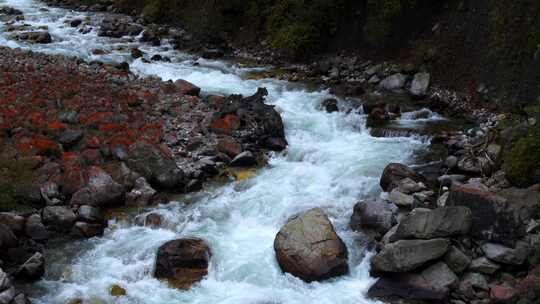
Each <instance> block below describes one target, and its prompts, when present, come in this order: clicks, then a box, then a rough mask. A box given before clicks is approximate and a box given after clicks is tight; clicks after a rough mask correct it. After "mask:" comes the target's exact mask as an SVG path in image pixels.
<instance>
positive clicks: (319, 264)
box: [274, 208, 349, 282]
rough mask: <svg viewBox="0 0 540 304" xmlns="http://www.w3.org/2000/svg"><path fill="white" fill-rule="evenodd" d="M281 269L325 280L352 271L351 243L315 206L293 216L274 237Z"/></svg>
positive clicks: (302, 277) (301, 276)
mask: <svg viewBox="0 0 540 304" xmlns="http://www.w3.org/2000/svg"><path fill="white" fill-rule="evenodd" d="M274 250H275V251H276V257H277V260H278V263H279V265H280V267H281V269H282V270H283V271H284V272H288V273H291V274H292V275H294V276H296V277H299V278H301V279H302V280H304V281H307V282H312V281H321V280H325V279H328V278H331V277H335V276H339V275H343V274H345V273H347V272H348V270H349V267H348V264H347V247H346V246H345V244H344V243H343V241H342V240H341V239H340V238H339V236H338V235H337V234H336V232H335V230H334V227H333V226H332V223H331V222H330V220H329V219H328V217H327V216H326V215H325V214H324V212H323V211H322V210H321V209H319V208H315V209H311V210H309V211H307V212H305V213H302V214H300V215H298V216H295V217H293V218H292V219H290V220H289V221H288V222H287V224H285V226H283V227H282V228H281V230H280V231H279V233H278V234H277V236H276V239H275V240H274Z"/></svg>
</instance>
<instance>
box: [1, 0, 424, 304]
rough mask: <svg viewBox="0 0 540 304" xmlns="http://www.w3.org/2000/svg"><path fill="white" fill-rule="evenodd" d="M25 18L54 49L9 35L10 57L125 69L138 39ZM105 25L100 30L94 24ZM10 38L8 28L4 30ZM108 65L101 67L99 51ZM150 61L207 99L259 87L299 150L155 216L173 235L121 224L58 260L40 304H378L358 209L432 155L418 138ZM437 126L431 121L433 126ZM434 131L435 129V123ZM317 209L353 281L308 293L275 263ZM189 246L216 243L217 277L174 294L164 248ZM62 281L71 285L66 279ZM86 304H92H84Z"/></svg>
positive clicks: (215, 70)
mask: <svg viewBox="0 0 540 304" xmlns="http://www.w3.org/2000/svg"><path fill="white" fill-rule="evenodd" d="M2 4H8V5H10V6H13V7H16V8H18V9H21V10H22V11H23V12H24V13H25V15H26V21H24V22H25V23H28V24H31V25H34V26H48V28H49V31H50V33H51V34H52V35H53V39H54V40H55V41H54V43H52V44H49V45H27V44H22V43H16V42H14V41H11V40H9V39H7V35H8V34H6V33H0V45H4V46H9V47H22V48H27V49H31V50H34V51H40V52H46V53H54V54H58V53H59V54H67V55H73V56H78V57H81V58H83V59H86V60H94V59H99V60H106V61H107V60H108V61H123V60H128V59H129V48H130V47H131V46H133V45H137V43H136V42H134V41H130V40H129V39H109V38H101V37H98V36H97V33H96V31H95V30H94V31H92V32H90V33H88V34H84V35H83V34H80V33H79V32H78V31H77V29H74V28H71V27H69V25H68V24H66V20H70V19H72V18H74V17H79V18H83V19H86V16H87V15H86V14H84V13H78V12H70V11H66V10H63V9H55V8H48V10H43V9H42V8H44V7H45V6H44V5H43V4H40V3H39V2H38V1H33V0H0V5H2ZM98 19H99V16H93V20H91V21H90V22H93V23H96V22H97V20H98ZM0 31H3V27H2V26H0ZM96 48H97V49H102V50H106V51H107V52H109V53H108V54H107V55H102V56H95V55H92V52H91V50H92V49H96ZM140 48H141V49H142V50H143V51H145V52H147V53H148V54H150V55H152V54H154V53H160V54H162V55H163V54H165V55H168V56H170V57H171V58H172V59H173V62H172V63H151V64H147V63H143V62H142V61H140V60H137V61H135V62H132V64H131V68H132V70H133V71H134V72H135V73H138V74H140V75H157V76H160V77H162V78H163V79H179V78H182V79H186V80H188V81H190V82H193V83H195V84H196V85H198V86H200V87H202V88H203V91H204V92H205V93H221V94H229V93H242V94H245V95H250V94H253V93H254V92H255V91H256V89H257V88H258V87H261V86H264V87H266V88H267V89H268V91H269V96H268V103H270V104H273V105H275V106H276V108H277V109H278V111H279V112H280V113H281V115H282V117H283V120H284V123H285V126H286V135H287V139H288V141H289V148H288V150H287V151H286V152H284V153H281V154H275V155H273V156H272V157H271V159H270V161H269V165H268V166H267V167H266V168H264V169H261V170H259V171H258V172H257V174H256V176H255V177H253V178H251V179H249V180H247V181H243V182H235V183H232V184H229V185H225V186H219V187H215V188H212V189H207V190H206V191H204V192H202V193H199V194H197V195H196V196H195V198H190V199H189V201H190V202H191V203H189V204H187V201H188V198H187V197H180V198H179V199H178V202H176V203H172V204H170V205H167V206H159V207H156V208H155V209H154V210H152V211H153V212H159V213H161V214H163V215H164V217H165V218H166V222H167V223H168V224H167V228H164V229H159V230H151V229H148V228H144V227H137V226H134V225H131V224H127V223H124V224H117V225H112V228H109V229H108V230H107V231H106V233H105V236H104V237H102V238H96V239H92V240H87V241H82V242H80V243H79V244H76V245H75V247H76V250H74V249H73V246H72V247H71V249H70V250H74V251H75V252H76V254H73V255H72V254H69V253H68V248H69V246H66V248H65V249H64V250H65V251H57V252H55V253H54V255H55V256H56V259H52V261H54V262H51V263H53V264H52V265H49V267H48V274H47V276H46V278H45V279H44V280H42V281H41V282H39V283H37V287H36V289H40V290H41V291H42V292H39V293H36V295H35V296H34V297H35V298H34V299H33V300H34V302H35V303H43V304H54V303H59V304H64V303H66V302H67V301H68V300H70V299H74V298H81V299H85V300H86V301H88V303H146V304H152V303H155V304H163V303H167V304H169V303H205V304H206V303H231V304H233V303H234V304H238V303H242V304H243V303H246V304H249V303H261V304H262V303H354V304H359V303H372V302H373V301H371V300H368V299H367V298H366V297H365V293H366V291H367V289H368V288H369V286H370V285H371V284H372V283H373V282H374V279H373V278H371V277H370V276H369V261H368V258H369V253H366V252H364V248H363V246H362V245H361V242H359V241H358V239H359V238H360V236H359V235H358V234H357V233H354V232H351V231H350V229H348V227H347V226H348V221H349V218H350V214H351V212H352V207H353V205H354V203H355V202H356V201H358V200H359V199H361V198H362V197H365V196H366V195H368V194H370V193H376V192H377V191H378V179H379V176H380V174H381V172H382V169H383V168H384V166H385V165H386V164H388V163H389V162H393V161H399V162H405V163H407V162H410V161H411V156H412V155H413V153H414V152H415V151H417V150H419V149H421V148H423V147H425V145H426V143H425V142H422V141H420V140H417V139H414V138H386V139H385V138H374V137H371V136H369V133H368V132H367V131H366V130H365V128H364V127H363V125H364V118H363V116H362V115H360V114H348V115H346V114H343V113H333V114H327V113H324V112H323V111H320V110H317V106H318V105H319V104H320V102H321V101H322V100H323V99H324V98H328V97H329V94H328V93H327V92H325V91H308V90H306V89H303V88H302V87H299V86H298V85H297V86H292V85H291V84H289V83H287V82H284V81H277V80H274V79H263V80H246V79H245V77H242V76H243V75H244V74H245V73H246V72H248V71H249V70H248V69H244V68H240V67H237V66H235V65H233V64H230V63H225V62H220V61H205V60H199V63H200V65H197V66H194V65H193V64H192V63H193V60H194V58H192V57H190V56H189V55H186V54H181V53H176V52H174V51H172V50H170V49H169V50H165V49H164V48H163V47H150V46H144V45H141V46H140ZM430 117H431V116H430ZM427 119H429V118H427ZM312 207H322V208H323V209H324V210H325V211H326V212H327V214H328V215H329V217H330V218H331V220H332V222H333V224H334V226H335V227H336V230H337V232H338V234H339V235H340V237H341V238H342V239H343V240H344V241H345V243H346V244H347V247H348V249H349V256H350V258H349V263H350V269H351V271H350V273H349V274H348V275H346V276H342V277H339V278H336V279H333V280H329V281H326V282H322V283H317V282H315V283H311V284H307V283H304V282H302V281H301V280H299V279H297V278H294V277H292V276H291V275H288V274H283V273H282V272H281V270H280V269H279V266H278V264H277V262H276V260H275V255H274V250H273V241H274V237H275V235H276V233H277V232H278V230H279V228H280V227H281V226H282V225H283V224H284V223H285V222H286V220H287V218H289V217H290V216H292V215H294V214H296V213H298V212H300V211H304V210H307V209H309V208H312ZM186 236H197V237H200V238H203V239H204V240H206V241H207V242H208V243H209V244H210V246H211V248H212V251H213V257H212V263H211V266H210V271H209V275H208V277H207V278H206V279H205V280H203V281H202V282H201V283H200V284H197V285H195V286H194V287H193V288H192V289H191V290H189V291H179V290H176V289H172V288H169V287H168V286H167V284H165V283H163V282H160V281H158V280H156V279H153V278H152V275H151V274H152V268H153V263H154V258H155V253H156V251H157V248H158V247H159V246H160V245H161V244H163V243H164V242H166V241H168V240H171V239H174V238H179V237H186ZM62 272H64V274H63V275H62V276H60V275H59V274H60V273H62ZM112 284H118V285H120V286H122V287H124V288H125V289H126V290H127V296H124V297H120V298H112V297H111V296H110V295H109V291H108V290H109V288H110V286H111V285H112ZM85 303H86V302H85Z"/></svg>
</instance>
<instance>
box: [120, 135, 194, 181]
mask: <svg viewBox="0 0 540 304" xmlns="http://www.w3.org/2000/svg"><path fill="white" fill-rule="evenodd" d="M127 165H128V167H129V168H131V169H132V170H134V171H136V172H138V173H139V174H141V175H142V176H143V177H144V178H146V180H147V181H148V182H149V183H150V184H152V185H154V186H155V187H156V188H162V189H163V188H164V189H171V190H183V188H184V172H183V171H182V170H181V169H180V168H178V166H177V165H176V162H175V161H174V159H173V158H172V157H169V156H168V155H166V154H165V153H164V152H163V151H161V150H160V149H158V148H157V147H155V146H154V145H152V144H150V143H147V142H145V141H138V142H136V143H135V144H133V145H131V146H130V147H129V150H128V157H127Z"/></svg>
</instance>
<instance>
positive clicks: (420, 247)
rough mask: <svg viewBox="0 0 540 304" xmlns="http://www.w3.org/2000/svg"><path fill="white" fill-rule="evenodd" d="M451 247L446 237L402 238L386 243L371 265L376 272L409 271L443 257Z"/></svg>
mask: <svg viewBox="0 0 540 304" xmlns="http://www.w3.org/2000/svg"><path fill="white" fill-rule="evenodd" d="M449 248H450V241H449V240H446V239H432V240H401V241H397V242H395V243H390V244H386V245H385V246H384V247H383V249H382V250H381V251H380V252H379V253H378V254H377V255H376V256H374V257H373V259H372V260H371V265H372V269H373V271H375V272H407V271H411V270H414V269H416V268H418V267H420V266H422V265H424V264H425V263H427V262H430V261H433V260H436V259H438V258H440V257H442V256H443V255H444V254H445V253H446V252H447V251H448V249H449Z"/></svg>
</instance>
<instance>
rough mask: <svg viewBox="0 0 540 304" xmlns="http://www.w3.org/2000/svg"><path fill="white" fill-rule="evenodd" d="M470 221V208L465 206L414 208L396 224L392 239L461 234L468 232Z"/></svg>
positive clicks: (430, 237)
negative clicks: (432, 208)
mask: <svg viewBox="0 0 540 304" xmlns="http://www.w3.org/2000/svg"><path fill="white" fill-rule="evenodd" d="M471 222H472V217H471V210H469V208H466V207H459V206H458V207H443V208H437V209H434V210H429V209H415V210H413V211H412V212H411V213H410V214H409V215H407V216H406V217H405V218H404V219H403V220H401V222H400V223H399V224H398V228H397V231H396V233H395V234H394V240H400V239H433V238H438V237H448V236H453V235H463V234H467V233H468V232H469V230H470V228H471Z"/></svg>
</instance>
